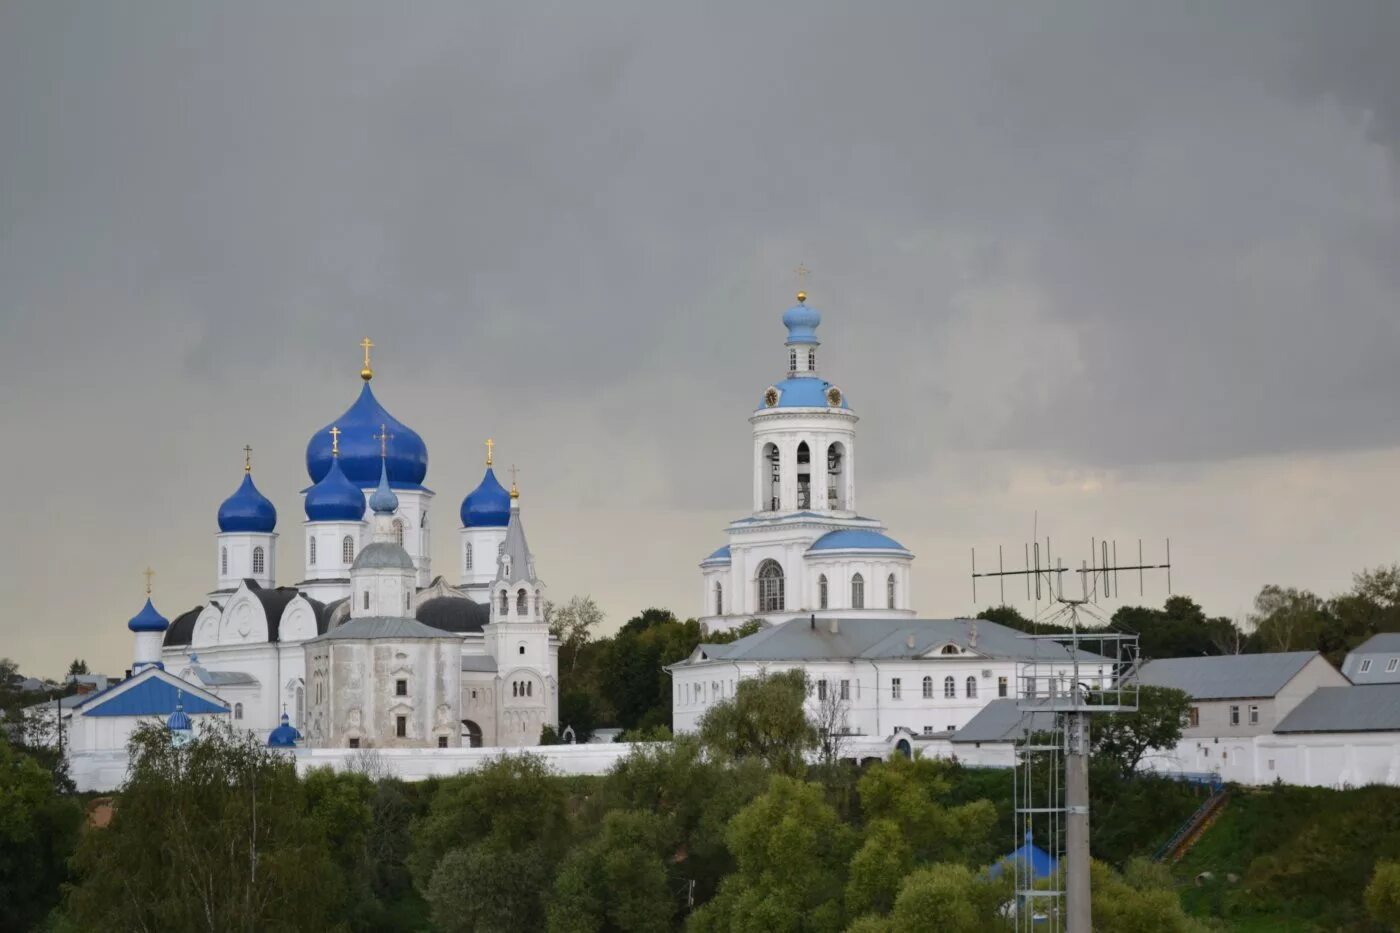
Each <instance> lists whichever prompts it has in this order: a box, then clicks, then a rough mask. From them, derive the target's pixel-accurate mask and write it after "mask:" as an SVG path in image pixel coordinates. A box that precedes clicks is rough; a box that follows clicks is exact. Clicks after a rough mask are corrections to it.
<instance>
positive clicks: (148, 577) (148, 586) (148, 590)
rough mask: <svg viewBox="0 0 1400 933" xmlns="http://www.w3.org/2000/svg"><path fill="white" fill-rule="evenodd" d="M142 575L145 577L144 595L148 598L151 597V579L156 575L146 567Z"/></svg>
mask: <svg viewBox="0 0 1400 933" xmlns="http://www.w3.org/2000/svg"><path fill="white" fill-rule="evenodd" d="M144 574H145V577H146V595H147V596H150V595H151V577H154V576H155V575H156V572H155V571H154V570H152V569H151V568H150V567H147V568H146V570H145V572H144Z"/></svg>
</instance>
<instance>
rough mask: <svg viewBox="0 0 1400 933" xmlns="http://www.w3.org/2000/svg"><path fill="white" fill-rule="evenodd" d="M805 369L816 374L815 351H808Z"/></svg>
mask: <svg viewBox="0 0 1400 933" xmlns="http://www.w3.org/2000/svg"><path fill="white" fill-rule="evenodd" d="M807 369H808V370H810V371H812V372H816V371H817V351H816V350H808V351H807Z"/></svg>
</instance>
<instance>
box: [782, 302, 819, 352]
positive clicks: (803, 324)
mask: <svg viewBox="0 0 1400 933" xmlns="http://www.w3.org/2000/svg"><path fill="white" fill-rule="evenodd" d="M805 302H806V299H805V298H804V297H803V296H801V295H799V296H798V298H797V304H795V305H793V306H792V307H791V308H788V309H787V311H786V312H785V313H784V314H783V326H784V327H786V328H787V329H788V339H787V342H788V343H811V344H815V343H820V341H819V340H817V328H818V327H819V326H821V322H822V316H821V314H819V313H818V312H817V309H816V308H809V307H807V305H806V303H805Z"/></svg>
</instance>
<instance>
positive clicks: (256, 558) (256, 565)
mask: <svg viewBox="0 0 1400 933" xmlns="http://www.w3.org/2000/svg"><path fill="white" fill-rule="evenodd" d="M266 563H267V557H266V556H265V555H264V554H263V549H262V548H260V547H255V548H253V576H255V577H256V576H257V575H258V574H260V573H262V572H263V566H264V565H265V564H266Z"/></svg>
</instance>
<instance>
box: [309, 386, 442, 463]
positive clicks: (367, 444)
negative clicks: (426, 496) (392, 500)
mask: <svg viewBox="0 0 1400 933" xmlns="http://www.w3.org/2000/svg"><path fill="white" fill-rule="evenodd" d="M380 425H383V426H384V427H385V428H386V429H387V430H388V432H389V433H390V434H391V435H392V438H391V439H390V441H389V443H388V457H387V458H386V460H385V465H386V466H387V468H388V470H389V485H391V486H393V487H394V488H396V489H417V488H419V487H421V486H422V485H423V480H424V479H425V478H426V477H427V475H428V445H426V444H424V443H423V438H421V437H419V436H418V433H417V432H416V431H414V430H413V429H412V428H410V427H409V426H408V425H406V424H404V423H403V422H402V421H400V420H398V419H397V418H395V417H394V416H393V415H391V414H389V412H387V411H385V409H384V406H383V405H380V404H379V400H378V399H377V398H375V397H374V393H373V392H371V391H370V388H369V383H368V382H366V383H365V385H364V388H362V389H361V390H360V397H359V398H358V399H356V400H355V404H353V405H351V406H350V408H349V409H348V410H347V411H346V412H345V414H343V415H341V416H340V417H339V418H337V419H336V420H335V421H333V422H331V423H330V424H328V425H326V426H325V427H324V428H322V429H321V430H319V431H317V432H316V433H315V434H314V435H312V437H311V441H310V442H309V443H308V444H307V445H306V472H307V474H308V475H309V476H310V477H311V481H312V482H313V483H319V482H320V481H321V480H322V479H324V478H325V475H326V474H327V473H329V472H330V469H331V460H332V459H334V458H333V457H332V456H331V434H330V431H331V428H333V427H336V428H339V429H340V468H341V470H343V471H344V472H345V478H346V479H348V480H349V481H350V482H352V483H354V484H355V485H356V486H358V487H359V488H361V489H371V488H373V487H374V486H375V485H377V484H378V482H379V441H378V440H376V439H375V437H376V435H378V434H379V426H380Z"/></svg>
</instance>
